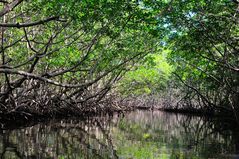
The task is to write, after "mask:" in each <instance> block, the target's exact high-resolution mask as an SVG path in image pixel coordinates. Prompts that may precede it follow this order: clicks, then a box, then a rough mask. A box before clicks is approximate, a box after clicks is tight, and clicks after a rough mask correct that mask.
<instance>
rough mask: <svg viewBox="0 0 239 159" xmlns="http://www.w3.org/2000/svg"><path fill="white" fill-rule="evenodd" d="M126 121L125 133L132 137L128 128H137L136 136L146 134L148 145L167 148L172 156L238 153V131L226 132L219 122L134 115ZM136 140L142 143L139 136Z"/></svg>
mask: <svg viewBox="0 0 239 159" xmlns="http://www.w3.org/2000/svg"><path fill="white" fill-rule="evenodd" d="M125 121H127V123H128V124H127V125H126V126H125V129H126V130H124V131H126V132H128V133H133V131H132V130H131V129H130V127H129V125H134V124H137V125H138V127H137V132H139V131H140V132H141V134H142V133H149V134H150V135H151V141H152V142H158V146H159V149H160V147H163V145H165V144H166V145H167V147H168V148H169V149H171V153H172V154H171V155H172V156H173V155H175V153H176V152H177V151H180V152H178V154H179V155H180V154H181V155H182V153H183V154H184V155H185V156H186V155H187V156H188V155H189V154H193V153H194V154H195V153H197V154H199V155H200V156H202V157H205V158H208V157H213V156H214V157H215V155H216V154H222V153H238V150H239V149H238V148H239V147H238V143H239V142H238V141H239V140H238V135H239V134H237V133H236V132H238V131H234V130H231V129H228V128H226V127H225V125H223V124H222V123H223V122H222V121H220V122H215V121H213V120H212V119H206V118H204V117H193V116H185V115H175V114H171V113H163V112H143V113H142V112H138V113H133V114H131V115H129V116H127V118H126V119H124V122H125ZM134 127H136V126H134ZM139 127H140V128H139ZM137 134H139V133H137ZM137 134H136V135H137ZM131 136H134V135H133V134H131ZM137 140H143V139H142V135H141V138H140V136H139V137H138V138H137Z"/></svg>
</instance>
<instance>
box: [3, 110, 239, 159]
mask: <svg viewBox="0 0 239 159" xmlns="http://www.w3.org/2000/svg"><path fill="white" fill-rule="evenodd" d="M0 153H1V154H0V156H1V158H6V159H15V158H29V159H30V158H31V159H42V158H48V159H67V158H69V159H80V158H88V159H94V158H121V159H137V158H140V159H141V158H142V159H227V158H235V159H236V158H239V155H238V157H237V154H239V132H237V131H236V130H234V131H233V130H230V129H226V128H224V125H222V124H216V123H215V122H209V121H206V120H204V119H203V118H201V117H189V116H183V115H175V114H169V113H164V112H160V111H154V112H151V111H136V112H131V113H129V114H125V115H114V116H104V117H98V118H96V117H94V118H93V117H92V118H88V119H86V120H62V121H56V120H55V121H54V120H53V121H51V122H48V123H45V124H44V123H41V124H37V125H35V126H31V127H27V128H21V129H15V130H1V131H0Z"/></svg>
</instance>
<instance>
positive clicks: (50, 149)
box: [0, 118, 118, 159]
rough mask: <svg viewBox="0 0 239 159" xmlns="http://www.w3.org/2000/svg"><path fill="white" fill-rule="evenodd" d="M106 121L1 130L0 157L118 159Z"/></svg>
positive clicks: (94, 120) (51, 124)
mask: <svg viewBox="0 0 239 159" xmlns="http://www.w3.org/2000/svg"><path fill="white" fill-rule="evenodd" d="M107 120H109V119H108V118H94V119H90V120H86V121H81V122H79V121H65V122H52V123H50V124H48V125H42V124H39V125H36V126H34V127H29V128H25V129H19V130H14V131H11V130H8V131H2V133H1V138H0V140H1V141H0V142H1V143H2V144H1V149H0V150H1V156H2V158H39V159H40V158H61V157H62V158H90V159H91V158H118V156H117V154H116V151H115V150H114V147H113V143H112V139H111V137H110V135H109V133H108V132H109V129H110V126H109V122H107Z"/></svg>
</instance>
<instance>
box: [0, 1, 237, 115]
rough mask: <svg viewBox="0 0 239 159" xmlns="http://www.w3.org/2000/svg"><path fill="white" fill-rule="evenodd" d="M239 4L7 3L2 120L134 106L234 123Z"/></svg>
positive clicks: (0, 64)
mask: <svg viewBox="0 0 239 159" xmlns="http://www.w3.org/2000/svg"><path fill="white" fill-rule="evenodd" d="M238 4H239V2H238V1H237V0H231V1H230V0H219V1H207V0H199V1H197V2H195V1H192V0H184V1H174V0H158V1H157V0H156V1H151V0H142V1H136V0H121V1H116V0H115V1H114V0H82V1H78V0H69V1H64V0H51V1H48V0H30V1H24V0H7V1H1V2H0V18H1V19H0V27H1V28H0V29H1V35H0V39H1V41H0V43H1V49H0V53H1V54H0V113H1V114H2V115H3V116H4V115H6V114H11V113H13V115H14V113H20V114H21V115H23V116H29V115H30V116H32V115H33V114H34V115H49V114H50V115H56V114H67V113H68V114H69V113H70V114H72V113H76V114H78V113H82V112H100V111H102V110H106V109H107V110H113V109H116V107H117V106H118V105H116V106H115V104H114V103H115V101H116V102H118V101H124V100H122V99H130V100H131V101H133V100H138V101H140V102H138V103H142V101H144V100H146V101H147V102H144V105H145V103H148V105H149V106H150V107H152V106H160V107H162V106H163V107H164V108H166V109H171V110H181V111H182V110H183V111H189V112H201V113H210V114H212V113H216V114H223V115H225V114H226V115H229V116H233V117H234V119H236V120H237V118H238V113H239V103H238V101H239V91H238V90H239V89H238V88H239V76H238V70H239V66H238V64H239V59H238V50H239V47H238V46H239V45H238V41H239V40H238V36H239V27H238V18H239V17H238ZM116 97H117V98H116ZM150 101H153V102H150ZM129 103H130V102H128V104H129ZM134 104H136V105H137V102H136V103H134ZM118 107H119V106H118ZM118 107H117V110H118V109H119V108H118Z"/></svg>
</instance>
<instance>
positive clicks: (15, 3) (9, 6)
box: [0, 0, 23, 17]
mask: <svg viewBox="0 0 239 159" xmlns="http://www.w3.org/2000/svg"><path fill="white" fill-rule="evenodd" d="M22 2H23V0H14V1H13V2H12V3H10V4H7V5H5V6H4V8H3V9H2V10H1V11H0V17H2V16H4V15H5V14H7V13H8V12H10V11H11V10H13V9H14V8H15V7H16V6H18V5H19V4H20V3H22Z"/></svg>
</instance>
